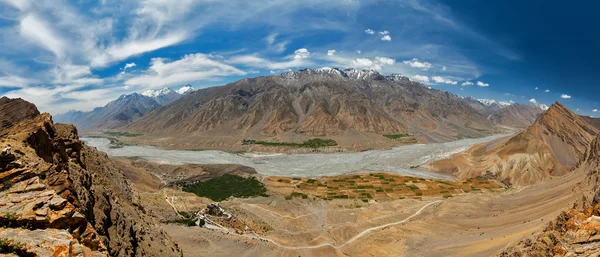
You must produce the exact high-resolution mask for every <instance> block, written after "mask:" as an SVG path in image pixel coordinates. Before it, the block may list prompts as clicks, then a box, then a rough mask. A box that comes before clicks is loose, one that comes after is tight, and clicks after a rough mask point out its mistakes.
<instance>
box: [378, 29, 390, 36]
mask: <svg viewBox="0 0 600 257" xmlns="http://www.w3.org/2000/svg"><path fill="white" fill-rule="evenodd" d="M379 34H381V35H388V34H390V32H389V31H387V30H384V31H380V32H379Z"/></svg>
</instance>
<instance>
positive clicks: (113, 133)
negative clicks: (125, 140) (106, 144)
mask: <svg viewBox="0 0 600 257" xmlns="http://www.w3.org/2000/svg"><path fill="white" fill-rule="evenodd" d="M102 133H104V134H105V135H109V136H113V137H139V136H143V135H144V134H138V133H129V132H122V131H105V132H102Z"/></svg>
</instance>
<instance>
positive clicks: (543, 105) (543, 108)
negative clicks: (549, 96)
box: [535, 104, 550, 111]
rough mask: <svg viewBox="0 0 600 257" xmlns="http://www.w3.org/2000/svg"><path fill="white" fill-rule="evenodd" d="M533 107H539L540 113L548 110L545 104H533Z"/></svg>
mask: <svg viewBox="0 0 600 257" xmlns="http://www.w3.org/2000/svg"><path fill="white" fill-rule="evenodd" d="M535 106H537V107H540V109H542V111H545V110H548V108H550V107H548V105H545V104H535Z"/></svg>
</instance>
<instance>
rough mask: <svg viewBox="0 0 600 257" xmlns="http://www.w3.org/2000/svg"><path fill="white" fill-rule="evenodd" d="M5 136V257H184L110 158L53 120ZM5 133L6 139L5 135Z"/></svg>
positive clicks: (1, 147) (25, 123) (0, 234)
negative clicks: (138, 202)
mask: <svg viewBox="0 0 600 257" xmlns="http://www.w3.org/2000/svg"><path fill="white" fill-rule="evenodd" d="M3 132H4V133H3V135H4V136H0V182H1V183H2V187H1V188H0V240H2V242H3V243H2V244H0V251H2V252H4V253H16V254H19V255H25V256H181V252H180V250H179V248H178V247H177V245H176V244H175V243H174V242H173V241H172V240H171V239H170V238H169V237H168V235H166V234H165V233H164V232H163V231H162V230H161V229H160V228H159V227H158V226H156V223H155V222H154V221H153V220H152V219H151V218H150V217H148V216H147V215H146V214H145V210H144V209H143V208H142V207H140V206H139V205H136V204H135V201H136V194H135V192H133V191H132V189H131V187H130V185H129V183H128V182H127V180H126V179H125V177H124V176H123V174H122V172H121V171H119V170H118V169H117V168H115V166H114V164H113V163H112V161H111V160H110V159H108V157H107V156H106V155H105V154H104V153H100V152H97V151H96V150H95V149H93V148H89V147H87V146H85V145H84V144H83V143H82V142H81V141H79V138H78V135H77V130H76V129H75V127H73V126H72V125H65V124H53V122H52V119H51V117H50V115H49V114H46V113H44V114H41V115H37V116H35V117H34V118H26V119H23V120H22V121H20V122H18V123H15V124H13V125H12V127H11V128H9V129H7V130H5V131H3ZM0 135H1V134H0Z"/></svg>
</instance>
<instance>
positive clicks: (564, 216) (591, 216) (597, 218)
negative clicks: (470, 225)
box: [500, 136, 600, 257]
mask: <svg viewBox="0 0 600 257" xmlns="http://www.w3.org/2000/svg"><path fill="white" fill-rule="evenodd" d="M577 171H578V172H580V173H581V174H582V175H583V176H587V177H586V180H587V183H586V184H582V185H580V187H581V190H582V191H583V192H584V196H583V197H582V199H581V200H580V201H578V203H576V204H574V205H573V206H572V208H568V209H567V210H565V211H563V212H562V213H561V214H560V215H559V216H558V217H557V218H556V219H554V220H553V221H551V222H549V223H548V224H547V225H546V227H545V228H544V229H543V230H542V231H539V232H536V233H535V234H534V235H532V236H531V237H528V238H525V239H523V240H521V241H519V242H517V243H515V244H513V245H511V246H510V247H508V248H507V249H505V250H504V251H502V253H501V254H500V256H501V257H513V256H598V255H599V254H600V234H598V229H599V228H600V190H599V189H600V183H599V182H600V136H598V137H596V138H595V139H594V140H593V141H592V143H591V144H590V146H589V147H588V149H587V151H586V153H585V155H584V156H583V157H582V158H581V161H580V164H579V165H578V168H577ZM574 190H575V189H574ZM593 192H596V193H595V194H594V193H593Z"/></svg>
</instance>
